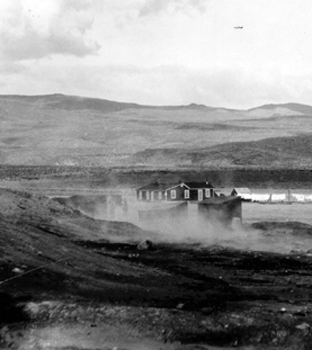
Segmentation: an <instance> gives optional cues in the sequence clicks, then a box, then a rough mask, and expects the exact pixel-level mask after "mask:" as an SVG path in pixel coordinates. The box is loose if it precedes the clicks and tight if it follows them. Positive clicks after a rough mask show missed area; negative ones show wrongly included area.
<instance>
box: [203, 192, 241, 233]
mask: <svg viewBox="0 0 312 350" xmlns="http://www.w3.org/2000/svg"><path fill="white" fill-rule="evenodd" d="M198 214H199V215H200V216H201V217H202V218H203V219H206V220H208V221H209V222H212V223H213V222H221V223H222V224H224V225H225V226H228V225H231V224H232V221H233V219H234V218H238V219H239V220H240V221H241V220H242V199H241V197H240V196H236V197H234V196H227V197H225V196H224V197H215V198H209V199H206V200H205V201H203V202H201V203H198Z"/></svg>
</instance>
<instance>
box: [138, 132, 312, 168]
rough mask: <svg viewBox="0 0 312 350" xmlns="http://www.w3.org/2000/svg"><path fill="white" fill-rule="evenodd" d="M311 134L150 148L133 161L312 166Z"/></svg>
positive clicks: (183, 163)
mask: <svg viewBox="0 0 312 350" xmlns="http://www.w3.org/2000/svg"><path fill="white" fill-rule="evenodd" d="M311 154H312V134H306V135H300V136H293V137H275V138H267V139H264V140H260V141H250V142H231V143H224V144H222V145H216V146H212V147H207V148H202V149H200V148H199V149H193V150H191V151H190V150H187V149H153V150H152V149H147V150H145V151H142V152H139V153H137V154H136V155H134V159H133V162H134V163H141V164H143V163H145V164H150V165H156V164H158V163H162V164H168V165H169V164H175V165H176V166H187V165H188V166H195V165H196V166H208V167H220V166H222V167H236V166H241V167H246V168H248V167H262V168H265V167H273V168H279V167H285V166H286V167H288V168H293V167H301V168H310V167H311Z"/></svg>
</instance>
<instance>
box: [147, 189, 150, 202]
mask: <svg viewBox="0 0 312 350" xmlns="http://www.w3.org/2000/svg"><path fill="white" fill-rule="evenodd" d="M149 199H150V193H149V191H146V200H147V201H148V200H149Z"/></svg>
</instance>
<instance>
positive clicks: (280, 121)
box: [0, 94, 312, 170]
mask: <svg viewBox="0 0 312 350" xmlns="http://www.w3.org/2000/svg"><path fill="white" fill-rule="evenodd" d="M311 115H312V107H310V106H305V105H300V104H295V103H288V104H284V105H265V106H261V107H257V108H254V109H251V110H229V109H224V108H212V107H206V106H202V105H196V104H191V105H189V106H176V107H170V106H167V107H154V106H141V105H137V104H130V103H119V102H112V101H107V100H101V99H91V98H81V97H75V96H65V95H61V94H55V95H46V96H28V97H27V96H9V95H2V96H0V123H1V131H0V143H1V151H0V164H11V165H12V164H15V165H22V164H24V165H56V166H62V165H70V166H82V167H86V166H87V167H90V166H92V167H94V166H101V167H106V168H108V167H115V166H119V167H120V166H128V167H129V166H131V167H133V166H136V167H139V166H140V167H154V168H155V167H156V168H157V169H158V170H159V169H163V168H168V167H169V168H174V169H176V168H180V167H193V166H196V167H198V166H203V167H210V168H211V167H215V168H220V167H223V168H225V167H226V168H242V167H246V166H248V167H250V166H251V167H275V168H276V167H277V168H285V167H286V168H289V167H290V168H298V167H300V168H307V167H309V166H310V163H311V158H310V157H311V156H310V155H311V154H312V153H311V141H310V133H309V130H310V129H311V126H312V117H311Z"/></svg>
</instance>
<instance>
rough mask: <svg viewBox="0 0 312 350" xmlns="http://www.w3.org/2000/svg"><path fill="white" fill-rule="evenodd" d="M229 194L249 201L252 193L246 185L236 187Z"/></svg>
mask: <svg viewBox="0 0 312 350" xmlns="http://www.w3.org/2000/svg"><path fill="white" fill-rule="evenodd" d="M231 196H235V197H241V199H242V200H243V201H246V202H250V201H251V200H252V193H251V191H250V189H249V188H247V187H239V188H238V187H236V188H234V189H233V191H232V192H231Z"/></svg>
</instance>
